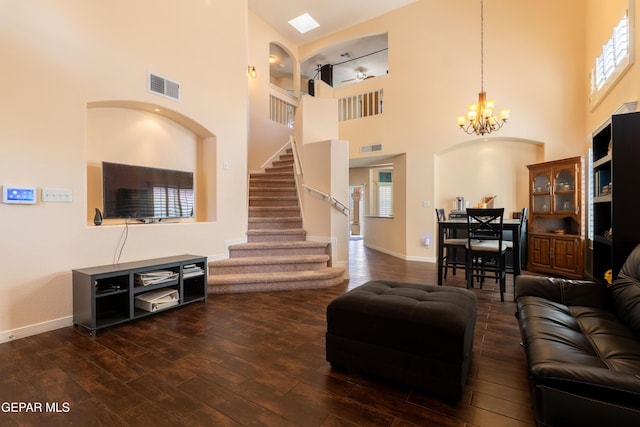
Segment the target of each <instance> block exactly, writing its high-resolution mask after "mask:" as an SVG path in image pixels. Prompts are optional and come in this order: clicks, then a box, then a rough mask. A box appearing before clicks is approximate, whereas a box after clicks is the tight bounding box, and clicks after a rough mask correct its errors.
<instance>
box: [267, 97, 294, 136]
mask: <svg viewBox="0 0 640 427" xmlns="http://www.w3.org/2000/svg"><path fill="white" fill-rule="evenodd" d="M295 114H296V107H295V105H293V104H291V103H289V102H287V101H283V100H282V99H280V98H278V97H276V96H273V95H269V119H271V121H272V122H276V123H280V124H281V125H284V126H286V127H288V128H291V129H293V121H294V116H295Z"/></svg>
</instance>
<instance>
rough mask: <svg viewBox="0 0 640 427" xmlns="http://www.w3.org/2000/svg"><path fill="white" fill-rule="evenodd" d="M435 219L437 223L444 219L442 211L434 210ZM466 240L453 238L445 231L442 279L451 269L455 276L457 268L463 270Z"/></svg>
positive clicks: (448, 231) (449, 231)
mask: <svg viewBox="0 0 640 427" xmlns="http://www.w3.org/2000/svg"><path fill="white" fill-rule="evenodd" d="M436 217H437V218H438V222H441V221H444V220H445V219H446V217H445V213H444V209H436ZM466 246H467V239H466V238H460V239H458V238H454V237H452V235H451V230H445V234H444V242H443V247H444V255H443V257H442V268H443V269H444V278H445V279H446V278H447V272H448V271H449V268H451V272H452V274H453V275H454V276H455V275H456V269H457V268H458V267H460V268H462V269H464V268H465V266H466V256H465V252H466Z"/></svg>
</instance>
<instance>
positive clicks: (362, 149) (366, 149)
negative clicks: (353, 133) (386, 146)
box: [360, 144, 382, 153]
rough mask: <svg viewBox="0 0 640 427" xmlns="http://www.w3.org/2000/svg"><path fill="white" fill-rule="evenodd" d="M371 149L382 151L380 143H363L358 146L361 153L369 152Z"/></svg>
mask: <svg viewBox="0 0 640 427" xmlns="http://www.w3.org/2000/svg"><path fill="white" fill-rule="evenodd" d="M372 151H382V144H372V145H363V146H361V147H360V152H361V153H371V152H372Z"/></svg>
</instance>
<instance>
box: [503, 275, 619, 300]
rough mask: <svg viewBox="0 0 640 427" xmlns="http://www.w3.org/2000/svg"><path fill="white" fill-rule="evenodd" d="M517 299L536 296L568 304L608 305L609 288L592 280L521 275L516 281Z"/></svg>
mask: <svg viewBox="0 0 640 427" xmlns="http://www.w3.org/2000/svg"><path fill="white" fill-rule="evenodd" d="M515 293H516V300H517V299H518V298H520V297H524V296H534V297H540V298H544V299H547V300H549V301H553V302H557V303H560V304H563V305H566V306H572V305H580V306H587V307H606V305H607V288H606V287H605V286H604V285H602V284H600V283H598V282H593V281H590V280H569V279H561V278H556V277H543V276H528V275H519V276H517V277H516V282H515Z"/></svg>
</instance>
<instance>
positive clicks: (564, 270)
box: [527, 156, 585, 279]
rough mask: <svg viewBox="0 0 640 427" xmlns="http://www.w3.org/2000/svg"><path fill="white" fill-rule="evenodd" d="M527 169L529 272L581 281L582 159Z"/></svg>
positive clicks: (582, 257)
mask: <svg viewBox="0 0 640 427" xmlns="http://www.w3.org/2000/svg"><path fill="white" fill-rule="evenodd" d="M527 168H528V169H529V192H530V197H529V199H530V202H529V203H530V205H529V221H528V223H529V228H528V230H527V231H528V236H527V237H528V242H529V265H528V267H527V269H528V270H529V271H532V272H537V273H544V274H549V275H553V276H563V277H568V278H574V279H581V278H583V277H584V233H585V226H584V201H583V191H584V158H583V157H581V156H580V157H571V158H568V159H562V160H555V161H551V162H545V163H537V164H534V165H529V166H527Z"/></svg>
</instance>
